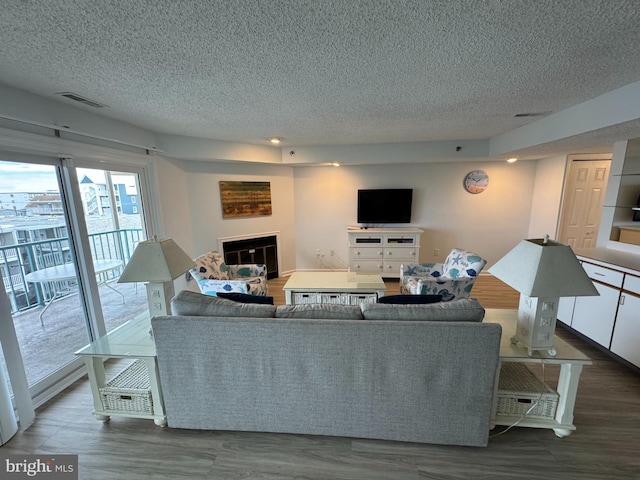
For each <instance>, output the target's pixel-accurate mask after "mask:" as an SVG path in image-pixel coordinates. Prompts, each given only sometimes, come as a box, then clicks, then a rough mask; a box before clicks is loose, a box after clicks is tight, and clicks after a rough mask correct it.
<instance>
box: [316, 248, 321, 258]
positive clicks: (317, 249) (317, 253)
mask: <svg viewBox="0 0 640 480" xmlns="http://www.w3.org/2000/svg"><path fill="white" fill-rule="evenodd" d="M319 256H320V249H319V248H316V257H319Z"/></svg>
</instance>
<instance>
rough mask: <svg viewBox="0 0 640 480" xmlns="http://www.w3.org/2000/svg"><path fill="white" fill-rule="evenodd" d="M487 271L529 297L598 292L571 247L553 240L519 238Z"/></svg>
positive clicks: (588, 294)
mask: <svg viewBox="0 0 640 480" xmlns="http://www.w3.org/2000/svg"><path fill="white" fill-rule="evenodd" d="M489 273H492V274H493V275H494V276H496V277H497V278H499V279H500V280H502V281H503V282H504V283H506V284H507V285H509V286H510V287H512V288H514V289H515V290H517V291H518V292H520V293H522V294H523V295H526V296H528V297H580V296H590V295H599V293H598V290H596V288H595V287H594V286H593V282H592V281H591V279H590V278H589V277H588V276H587V274H586V272H585V271H584V269H583V268H582V265H580V262H579V261H578V258H577V257H576V256H575V254H574V253H573V250H571V247H569V246H568V245H563V244H562V243H558V242H554V241H552V240H545V239H542V238H539V239H528V240H522V241H521V242H520V243H519V244H518V245H516V246H515V247H514V248H513V250H511V251H510V252H509V253H507V254H506V255H505V256H504V257H502V258H501V259H500V260H498V262H496V263H495V264H494V265H493V266H492V267H491V268H490V269H489Z"/></svg>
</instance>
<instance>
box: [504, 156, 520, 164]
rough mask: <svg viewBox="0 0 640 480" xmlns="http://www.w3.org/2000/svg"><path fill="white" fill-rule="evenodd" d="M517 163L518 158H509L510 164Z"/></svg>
mask: <svg viewBox="0 0 640 480" xmlns="http://www.w3.org/2000/svg"><path fill="white" fill-rule="evenodd" d="M517 161H518V159H517V158H516V157H511V158H507V162H509V163H515V162H517Z"/></svg>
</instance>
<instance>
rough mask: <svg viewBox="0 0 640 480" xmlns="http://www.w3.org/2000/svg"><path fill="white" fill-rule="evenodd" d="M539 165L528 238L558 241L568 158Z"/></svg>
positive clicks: (543, 162) (551, 159)
mask: <svg viewBox="0 0 640 480" xmlns="http://www.w3.org/2000/svg"><path fill="white" fill-rule="evenodd" d="M537 164H538V165H537V168H536V172H535V182H534V187H533V198H532V208H531V223H530V224H529V233H528V234H527V238H543V237H544V236H545V235H549V238H551V239H557V233H558V222H559V217H560V213H559V212H560V205H561V202H562V192H563V189H564V179H565V171H566V167H567V157H566V156H565V155H561V156H558V157H551V158H546V159H543V160H538V161H537Z"/></svg>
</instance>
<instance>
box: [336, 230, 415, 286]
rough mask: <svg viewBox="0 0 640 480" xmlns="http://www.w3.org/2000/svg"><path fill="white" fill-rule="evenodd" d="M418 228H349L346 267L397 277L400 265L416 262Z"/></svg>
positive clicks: (357, 270) (356, 270) (387, 276)
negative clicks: (347, 262) (347, 265)
mask: <svg viewBox="0 0 640 480" xmlns="http://www.w3.org/2000/svg"><path fill="white" fill-rule="evenodd" d="M422 233H424V230H422V229H420V228H413V227H405V228H400V227H398V228H359V227H349V228H348V229H347V234H348V235H349V270H350V271H352V272H371V273H377V274H379V275H381V276H383V277H386V278H399V277H400V265H402V264H407V263H418V262H419V257H420V255H419V254H420V235H421V234H422Z"/></svg>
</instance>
